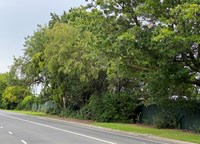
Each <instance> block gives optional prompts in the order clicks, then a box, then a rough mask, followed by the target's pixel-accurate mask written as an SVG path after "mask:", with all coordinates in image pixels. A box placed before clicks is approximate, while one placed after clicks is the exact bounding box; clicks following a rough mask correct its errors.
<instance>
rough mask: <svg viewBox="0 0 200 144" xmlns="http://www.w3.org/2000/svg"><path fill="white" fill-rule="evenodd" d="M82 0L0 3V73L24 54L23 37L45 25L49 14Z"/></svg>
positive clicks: (81, 2)
mask: <svg viewBox="0 0 200 144" xmlns="http://www.w3.org/2000/svg"><path fill="white" fill-rule="evenodd" d="M80 5H85V0H0V73H4V72H7V71H9V66H11V65H12V63H13V58H14V56H15V57H19V56H22V55H23V49H24V47H23V44H24V42H25V40H24V38H25V37H26V36H28V35H29V36H31V35H32V34H33V32H34V30H36V29H37V25H38V24H40V25H45V24H48V21H49V20H50V18H51V17H50V13H56V14H58V15H61V14H63V12H64V11H68V10H69V9H70V8H71V7H78V6H80Z"/></svg>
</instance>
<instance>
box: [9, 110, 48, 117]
mask: <svg viewBox="0 0 200 144" xmlns="http://www.w3.org/2000/svg"><path fill="white" fill-rule="evenodd" d="M11 112H16V113H21V114H27V115H33V116H43V117H46V116H48V115H47V114H45V113H42V112H32V111H19V110H12V111H11Z"/></svg>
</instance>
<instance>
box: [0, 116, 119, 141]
mask: <svg viewBox="0 0 200 144" xmlns="http://www.w3.org/2000/svg"><path fill="white" fill-rule="evenodd" d="M0 115H2V116H5V117H8V118H12V119H16V120H19V121H23V122H27V123H31V124H35V125H39V126H43V127H47V128H51V129H54V130H58V131H62V132H66V133H70V134H74V135H78V136H81V137H85V138H89V139H93V140H96V141H100V142H104V143H107V144H117V143H114V142H110V141H106V140H103V139H99V138H96V137H92V136H88V135H84V134H80V133H76V132H72V131H68V130H64V129H60V128H57V127H53V126H50V125H45V124H41V123H37V122H33V121H29V120H24V119H20V118H17V117H13V116H9V115H5V114H2V113H0Z"/></svg>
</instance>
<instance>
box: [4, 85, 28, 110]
mask: <svg viewBox="0 0 200 144" xmlns="http://www.w3.org/2000/svg"><path fill="white" fill-rule="evenodd" d="M28 95H31V92H30V90H28V89H27V88H26V87H21V86H8V87H7V88H6V89H5V91H4V93H3V96H2V102H3V106H4V107H5V108H6V109H15V108H16V107H17V105H18V104H19V103H20V102H21V101H22V100H23V99H24V98H25V97H26V96H28Z"/></svg>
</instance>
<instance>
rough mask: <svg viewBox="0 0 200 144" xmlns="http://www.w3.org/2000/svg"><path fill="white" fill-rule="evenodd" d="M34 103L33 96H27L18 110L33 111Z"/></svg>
mask: <svg viewBox="0 0 200 144" xmlns="http://www.w3.org/2000/svg"><path fill="white" fill-rule="evenodd" d="M33 101H34V98H33V96H26V97H25V98H24V99H23V100H22V101H21V102H20V103H19V105H18V106H17V109H23V110H31V106H32V103H33Z"/></svg>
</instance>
